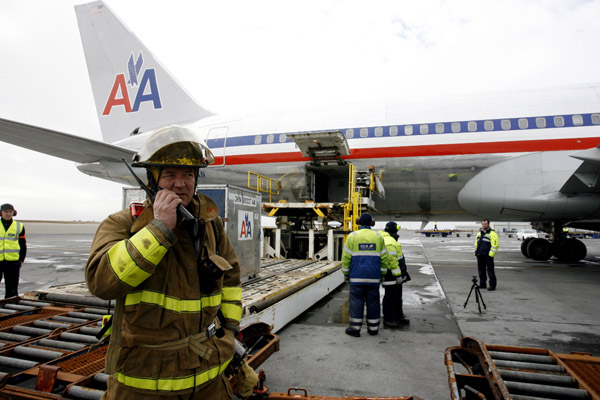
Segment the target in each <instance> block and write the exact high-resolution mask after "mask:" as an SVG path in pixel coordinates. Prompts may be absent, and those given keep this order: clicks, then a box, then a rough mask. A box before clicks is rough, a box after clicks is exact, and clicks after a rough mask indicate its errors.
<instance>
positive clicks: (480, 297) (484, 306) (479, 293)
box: [479, 292, 487, 310]
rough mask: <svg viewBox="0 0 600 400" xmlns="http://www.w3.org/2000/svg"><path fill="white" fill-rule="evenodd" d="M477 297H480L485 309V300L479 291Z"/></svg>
mask: <svg viewBox="0 0 600 400" xmlns="http://www.w3.org/2000/svg"><path fill="white" fill-rule="evenodd" d="M479 298H480V299H481V304H483V309H484V310H487V307H486V306H485V301H483V296H482V295H481V292H480V293H479Z"/></svg>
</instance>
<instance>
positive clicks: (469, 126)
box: [467, 121, 477, 132]
mask: <svg viewBox="0 0 600 400" xmlns="http://www.w3.org/2000/svg"><path fill="white" fill-rule="evenodd" d="M467 129H468V130H469V132H475V131H477V122H475V121H469V123H468V124H467Z"/></svg>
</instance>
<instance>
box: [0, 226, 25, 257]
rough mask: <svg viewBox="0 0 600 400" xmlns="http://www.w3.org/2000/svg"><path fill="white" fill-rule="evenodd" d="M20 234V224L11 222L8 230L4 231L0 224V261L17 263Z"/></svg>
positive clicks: (19, 250) (19, 249)
mask: <svg viewBox="0 0 600 400" xmlns="http://www.w3.org/2000/svg"><path fill="white" fill-rule="evenodd" d="M21 232H23V224H22V223H20V222H17V221H14V220H13V222H12V224H10V226H9V227H8V230H4V224H1V223H0V261H19V253H20V252H21V246H20V245H19V235H20V234H21Z"/></svg>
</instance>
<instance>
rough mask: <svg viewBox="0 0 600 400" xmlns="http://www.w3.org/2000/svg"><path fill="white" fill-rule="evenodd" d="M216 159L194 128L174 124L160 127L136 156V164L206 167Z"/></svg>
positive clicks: (146, 166) (137, 165)
mask: <svg viewBox="0 0 600 400" xmlns="http://www.w3.org/2000/svg"><path fill="white" fill-rule="evenodd" d="M214 161H215V158H214V156H213V154H212V152H211V151H210V149H209V148H208V146H207V145H206V143H204V141H203V140H202V139H200V138H198V137H197V135H196V134H195V133H194V132H193V131H192V130H190V129H188V128H184V127H182V126H178V125H171V126H167V127H164V128H160V129H158V130H157V131H156V132H154V133H153V134H152V135H151V136H150V137H149V138H148V140H147V141H146V143H144V145H143V146H142V148H141V149H140V151H139V152H137V153H136V154H135V155H134V156H133V162H132V163H131V165H132V166H134V167H144V168H149V167H190V168H203V167H206V166H208V165H209V164H212V163H213V162H214Z"/></svg>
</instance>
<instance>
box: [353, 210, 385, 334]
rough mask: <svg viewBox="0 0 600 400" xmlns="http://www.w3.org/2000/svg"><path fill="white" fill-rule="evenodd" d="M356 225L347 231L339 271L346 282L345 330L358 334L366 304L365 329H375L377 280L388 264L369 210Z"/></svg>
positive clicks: (377, 303)
mask: <svg viewBox="0 0 600 400" xmlns="http://www.w3.org/2000/svg"><path fill="white" fill-rule="evenodd" d="M358 224H359V225H360V228H359V229H358V231H356V232H352V233H351V234H350V235H348V238H347V239H346V243H345V244H344V251H343V254H342V272H343V273H344V275H345V278H346V280H347V281H349V282H350V326H349V327H348V328H347V329H346V334H348V335H350V336H354V337H360V328H361V326H362V321H363V309H364V305H365V303H366V304H367V332H369V334H370V335H377V333H378V332H379V317H380V315H381V312H380V302H379V284H380V281H381V277H382V276H383V275H385V273H386V272H387V268H388V257H389V256H388V254H387V250H386V247H385V242H384V240H383V237H382V236H381V235H380V234H379V233H378V232H375V231H373V230H371V227H372V226H374V225H375V221H373V217H372V216H371V214H368V213H364V214H362V215H361V216H360V218H359V220H358Z"/></svg>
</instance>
